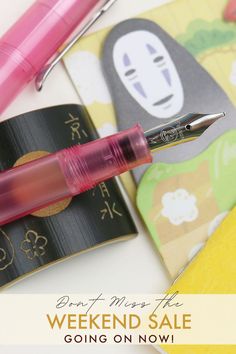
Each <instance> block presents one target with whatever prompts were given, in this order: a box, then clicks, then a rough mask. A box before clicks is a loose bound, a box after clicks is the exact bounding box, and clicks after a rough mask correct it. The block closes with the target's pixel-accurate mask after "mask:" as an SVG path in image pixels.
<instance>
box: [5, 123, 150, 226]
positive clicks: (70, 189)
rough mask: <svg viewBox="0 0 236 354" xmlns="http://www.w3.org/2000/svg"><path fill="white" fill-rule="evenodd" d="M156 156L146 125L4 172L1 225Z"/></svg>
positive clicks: (89, 187) (83, 190) (86, 188)
mask: <svg viewBox="0 0 236 354" xmlns="http://www.w3.org/2000/svg"><path fill="white" fill-rule="evenodd" d="M151 160H152V157H151V154H150V150H149V148H148V146H147V141H146V139H145V136H144V133H143V130H142V128H141V127H140V126H139V125H137V126H135V127H134V128H131V129H128V130H126V131H124V132H121V133H118V134H115V135H113V136H110V137H107V138H104V139H99V140H96V141H93V142H91V143H88V144H84V145H77V146H74V147H72V148H69V149H66V150H62V151H59V152H57V153H54V154H50V155H48V156H45V157H43V158H40V159H37V160H34V161H32V162H29V163H27V164H24V165H22V166H19V167H15V168H13V169H11V170H7V171H5V172H2V173H0V225H4V224H6V223H9V222H11V221H14V220H16V219H19V218H21V217H23V216H25V215H28V214H31V213H33V212H35V211H36V210H39V209H41V208H43V207H47V206H49V205H51V204H53V203H55V202H57V201H60V200H63V199H65V198H67V197H73V196H75V195H77V194H80V193H82V192H85V191H87V190H89V189H91V188H93V187H95V186H96V185H97V184H99V183H101V182H103V181H105V180H107V179H109V178H112V177H114V176H118V175H120V174H121V173H123V172H125V171H128V170H131V169H133V168H135V167H137V166H139V165H142V164H144V163H149V162H151Z"/></svg>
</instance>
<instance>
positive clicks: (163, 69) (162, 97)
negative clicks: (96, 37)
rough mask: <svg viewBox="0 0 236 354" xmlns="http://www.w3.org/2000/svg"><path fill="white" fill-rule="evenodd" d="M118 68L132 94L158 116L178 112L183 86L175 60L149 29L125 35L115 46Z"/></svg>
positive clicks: (114, 53) (161, 116) (150, 112)
mask: <svg viewBox="0 0 236 354" xmlns="http://www.w3.org/2000/svg"><path fill="white" fill-rule="evenodd" d="M113 60H114V65H115V69H116V71H117V73H118V75H119V77H120V79H121V81H122V82H123V84H124V86H125V88H126V89H127V91H128V92H129V93H130V95H131V96H132V97H133V98H134V99H135V100H136V101H137V103H139V104H140V106H141V107H142V108H143V109H144V110H146V111H147V112H148V113H149V114H151V115H152V116H154V117H156V118H170V117H172V116H174V115H176V114H178V113H179V112H180V111H181V109H182V107H183V104H184V92H183V87H182V84H181V81H180V77H179V75H178V72H177V69H176V66H175V64H174V63H173V60H172V59H171V57H170V55H169V53H168V51H167V50H166V48H165V46H164V44H163V43H162V42H161V40H160V39H159V38H158V37H157V36H156V35H154V34H153V33H151V32H149V31H143V30H140V31H135V32H131V33H128V34H126V35H125V36H123V37H121V38H120V39H119V40H118V41H117V42H116V44H115V46H114V51H113Z"/></svg>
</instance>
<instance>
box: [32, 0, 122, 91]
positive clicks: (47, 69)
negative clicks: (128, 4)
mask: <svg viewBox="0 0 236 354" xmlns="http://www.w3.org/2000/svg"><path fill="white" fill-rule="evenodd" d="M116 1H117V0H107V1H106V3H105V4H104V5H103V6H102V7H101V8H100V9H99V10H98V12H97V13H96V14H95V15H94V16H93V17H92V18H91V19H90V20H89V21H88V22H87V23H86V24H85V26H84V27H83V28H82V29H81V30H80V31H79V32H78V33H77V34H76V35H75V36H74V37H73V38H72V39H71V41H70V42H69V43H68V44H67V45H66V47H65V48H64V49H63V50H62V51H61V52H60V53H58V55H57V56H56V57H55V59H54V60H52V61H51V62H49V63H48V64H46V65H45V66H44V67H43V68H42V69H41V70H40V71H39V73H38V75H37V76H36V79H35V87H36V90H37V91H41V90H42V89H43V86H44V83H45V81H46V79H47V78H48V76H49V75H50V73H51V72H52V70H53V69H54V68H55V66H56V65H57V64H58V63H59V62H60V61H61V59H62V58H63V57H64V56H65V55H66V54H67V53H68V51H69V50H70V49H71V48H72V47H73V46H74V45H75V44H76V43H77V42H78V41H79V40H80V39H81V38H82V37H83V36H84V34H85V33H86V32H87V31H88V30H89V29H90V28H91V27H92V26H93V25H94V24H95V22H97V20H98V19H99V18H100V17H102V15H103V14H104V13H105V12H106V11H107V10H109V9H110V7H111V6H112V5H113V4H114V3H115V2H116Z"/></svg>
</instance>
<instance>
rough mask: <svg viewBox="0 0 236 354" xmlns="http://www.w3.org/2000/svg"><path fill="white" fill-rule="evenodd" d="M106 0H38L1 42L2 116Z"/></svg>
mask: <svg viewBox="0 0 236 354" xmlns="http://www.w3.org/2000/svg"><path fill="white" fill-rule="evenodd" d="M105 2H106V1H105V0H37V1H36V2H35V3H34V4H33V5H32V6H31V7H30V8H29V9H28V11H27V12H26V13H25V14H24V15H23V16H22V17H21V18H20V19H19V20H18V21H17V22H16V23H15V24H14V25H13V27H11V28H10V29H9V30H8V32H7V33H6V34H5V35H4V36H3V37H2V38H1V40H0V113H1V112H3V111H4V109H5V108H6V107H7V106H8V105H9V103H10V102H11V101H12V100H13V99H14V98H15V97H16V95H17V94H18V93H19V92H20V91H21V90H22V89H23V88H24V87H25V86H26V84H27V83H29V82H30V81H31V80H32V79H33V78H34V77H35V76H36V74H37V73H38V72H39V71H40V69H42V67H43V66H44V65H45V64H46V63H47V62H48V61H49V59H50V58H51V57H52V56H53V55H54V54H55V53H56V51H57V50H58V49H59V48H60V47H61V46H62V44H63V43H65V41H66V39H67V38H68V37H69V36H70V35H71V34H72V33H73V31H74V30H75V29H76V27H77V26H78V25H80V24H81V23H82V22H83V20H85V19H86V18H87V17H88V16H91V15H92V14H93V12H95V11H96V10H97V8H98V7H99V6H102V4H104V3H105Z"/></svg>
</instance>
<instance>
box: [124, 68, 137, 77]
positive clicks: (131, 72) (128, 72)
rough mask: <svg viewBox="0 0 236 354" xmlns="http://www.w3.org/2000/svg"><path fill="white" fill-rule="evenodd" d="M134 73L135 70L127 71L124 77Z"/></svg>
mask: <svg viewBox="0 0 236 354" xmlns="http://www.w3.org/2000/svg"><path fill="white" fill-rule="evenodd" d="M135 73H136V70H135V69H130V70H129V71H127V72H126V73H125V76H130V75H133V74H135Z"/></svg>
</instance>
